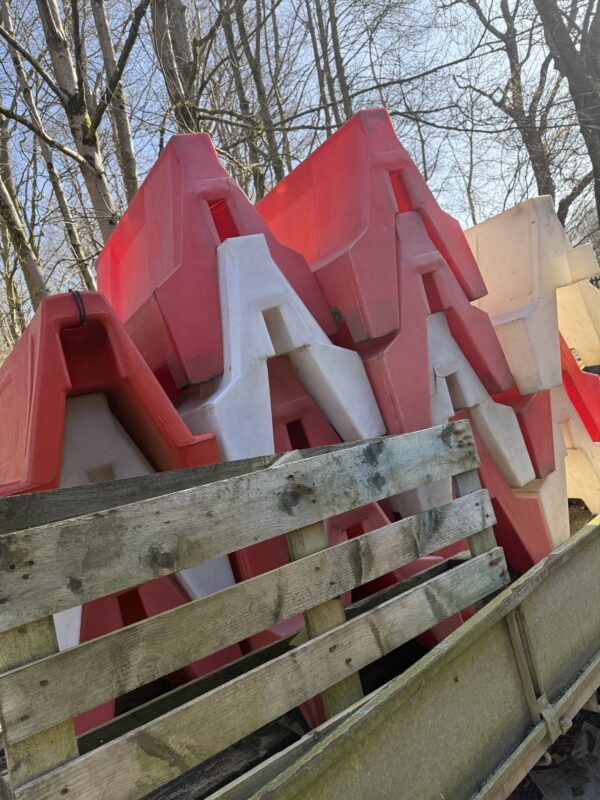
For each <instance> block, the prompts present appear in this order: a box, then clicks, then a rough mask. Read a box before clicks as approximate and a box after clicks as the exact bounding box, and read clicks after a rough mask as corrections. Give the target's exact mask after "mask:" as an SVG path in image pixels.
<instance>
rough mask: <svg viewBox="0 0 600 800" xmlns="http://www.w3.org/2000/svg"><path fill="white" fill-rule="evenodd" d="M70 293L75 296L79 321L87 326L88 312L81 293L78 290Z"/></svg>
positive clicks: (72, 290)
mask: <svg viewBox="0 0 600 800" xmlns="http://www.w3.org/2000/svg"><path fill="white" fill-rule="evenodd" d="M69 291H70V292H71V294H72V295H73V300H75V305H76V306H77V311H79V321H80V322H81V324H82V325H87V321H88V318H87V312H86V310H85V303H84V302H83V297H82V295H81V292H79V291H77V289H69Z"/></svg>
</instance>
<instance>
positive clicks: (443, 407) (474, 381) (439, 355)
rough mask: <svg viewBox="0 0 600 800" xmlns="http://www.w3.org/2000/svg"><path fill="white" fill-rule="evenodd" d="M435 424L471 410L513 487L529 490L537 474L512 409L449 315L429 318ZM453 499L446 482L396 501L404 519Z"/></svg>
mask: <svg viewBox="0 0 600 800" xmlns="http://www.w3.org/2000/svg"><path fill="white" fill-rule="evenodd" d="M427 346H428V352H429V369H430V374H429V385H430V397H431V417H432V419H431V424H432V425H443V424H444V423H446V422H447V421H448V419H449V418H450V417H452V416H453V415H454V413H455V412H457V411H461V410H463V409H468V410H469V411H470V413H471V419H472V421H473V425H474V426H475V428H476V429H477V433H478V434H479V436H480V437H481V439H482V441H483V443H484V444H485V446H486V448H487V449H488V451H489V452H490V454H491V456H492V457H493V459H494V461H495V462H496V464H497V465H498V467H499V469H500V471H501V472H502V474H503V476H504V478H505V480H506V482H507V483H508V485H509V486H511V487H513V488H519V487H524V486H527V485H528V484H530V483H531V481H532V480H533V479H534V478H535V471H534V469H533V465H532V463H531V459H530V457H529V453H528V452H527V447H526V445H525V442H524V440H523V436H522V434H521V429H520V428H519V423H518V421H517V417H516V415H515V412H514V411H513V410H512V408H509V407H508V406H505V405H501V404H500V403H495V402H494V400H493V399H492V398H491V397H490V395H489V394H488V392H487V390H486V388H485V386H484V385H483V383H482V382H481V380H480V379H479V377H478V376H477V374H476V373H475V371H474V369H473V368H472V367H471V365H470V364H469V361H468V360H467V358H466V356H465V355H464V353H463V352H462V350H461V349H460V347H459V345H458V343H457V342H456V340H455V339H454V337H453V336H452V333H451V331H450V328H449V327H448V321H447V319H446V315H445V313H444V312H443V311H440V312H438V313H436V314H431V315H430V316H429V317H427ZM451 499H452V481H451V480H449V479H448V480H442V481H436V482H435V483H432V484H429V485H428V486H421V487H419V488H417V489H415V490H413V491H411V492H405V493H404V494H402V495H398V496H397V497H395V498H391V500H390V502H391V505H392V508H393V509H394V510H395V511H398V512H399V513H400V514H402V515H403V516H406V515H408V514H416V513H418V512H420V511H425V510H427V509H429V508H435V507H436V506H439V505H442V504H443V503H447V502H449V501H450V500H451Z"/></svg>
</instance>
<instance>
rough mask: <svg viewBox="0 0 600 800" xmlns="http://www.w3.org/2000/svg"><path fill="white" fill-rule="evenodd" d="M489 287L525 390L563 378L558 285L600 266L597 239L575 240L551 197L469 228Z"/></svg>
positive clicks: (484, 303)
mask: <svg viewBox="0 0 600 800" xmlns="http://www.w3.org/2000/svg"><path fill="white" fill-rule="evenodd" d="M465 235H466V237H467V241H468V242H469V245H470V246H471V250H472V251H473V253H474V255H475V258H476V259H477V263H478V264H479V268H480V270H481V273H482V275H483V278H484V280H485V283H486V285H487V288H488V292H489V294H488V295H487V296H486V297H482V298H481V299H480V300H476V301H475V303H474V305H476V306H478V307H479V308H481V309H482V310H483V311H485V312H487V313H488V314H489V315H490V317H491V319H492V323H493V325H494V327H495V329H496V333H497V334H498V338H499V340H500V343H501V345H502V348H503V350H504V353H505V355H506V358H507V361H508V363H509V366H510V368H511V371H512V373H513V375H514V377H515V381H516V383H517V386H518V387H519V390H520V391H521V393H522V394H529V393H531V392H537V391H541V390H544V389H551V388H553V387H554V386H560V384H561V383H562V377H561V369H560V352H559V347H558V312H557V307H556V289H558V288H559V287H561V286H570V285H571V284H573V283H576V282H577V281H582V280H586V279H588V278H590V277H592V276H593V275H596V274H598V264H597V262H596V258H595V256H594V253H593V250H592V248H591V245H589V244H585V245H581V246H580V247H576V248H573V247H571V244H570V242H569V240H568V238H567V236H566V234H565V232H564V229H563V227H562V225H561V224H560V221H559V219H558V217H557V216H556V213H555V211H554V207H553V204H552V199H551V198H550V197H535V198H533V199H531V200H527V201H526V202H524V203H521V204H520V205H518V206H515V207H514V208H511V209H509V210H508V211H504V212H503V213H502V214H498V215H497V216H495V217H492V218H491V219H489V220H486V221H485V222H482V223H480V224H479V225H476V226H475V227H474V228H470V229H469V230H467V231H465Z"/></svg>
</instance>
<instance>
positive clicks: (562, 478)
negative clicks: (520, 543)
mask: <svg viewBox="0 0 600 800" xmlns="http://www.w3.org/2000/svg"><path fill="white" fill-rule="evenodd" d="M560 389H562V387H558V388H557V389H552V391H553V392H554V391H559V390H560ZM552 427H553V441H554V457H555V460H556V469H555V470H554V472H551V473H550V475H547V476H546V477H545V478H540V479H536V480H535V481H532V483H530V484H529V485H528V486H525V488H523V489H517V490H516V491H517V494H522V495H527V496H530V497H536V498H537V499H538V501H539V502H540V505H541V507H542V513H543V514H544V520H545V522H546V527H547V529H548V533H549V534H550V539H551V540H552V545H553V547H558V546H559V545H560V544H562V543H563V542H564V541H566V540H567V539H568V538H569V534H570V522H569V504H568V501H567V467H566V458H567V448H566V446H565V443H564V440H563V435H562V431H561V427H560V425H559V424H557V423H556V422H554V424H553V426H552Z"/></svg>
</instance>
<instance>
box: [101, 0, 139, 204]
mask: <svg viewBox="0 0 600 800" xmlns="http://www.w3.org/2000/svg"><path fill="white" fill-rule="evenodd" d="M92 12H93V15H94V22H95V24H96V31H97V32H98V39H99V41H100V47H101V49H102V58H103V60H104V70H105V72H106V79H107V81H108V82H110V81H111V80H112V79H113V76H114V75H115V73H116V71H117V58H116V56H115V48H114V46H113V42H112V37H111V35H110V27H109V25H108V19H107V17H106V8H105V6H104V0H92ZM109 113H110V115H111V118H112V120H113V122H114V127H115V132H116V145H117V148H116V149H117V160H118V162H119V167H120V168H121V174H122V175H123V184H124V186H125V194H126V195H127V200H128V201H129V202H131V201H132V200H133V197H134V195H135V193H136V192H137V190H138V185H139V181H138V174H137V162H136V158H135V150H134V147H133V139H132V138H131V126H130V125H129V115H128V114H127V111H126V103H125V92H124V91H123V86H122V84H121V83H120V82H119V83H118V84H117V86H116V88H115V91H114V94H113V97H112V98H111V101H110V105H109Z"/></svg>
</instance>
